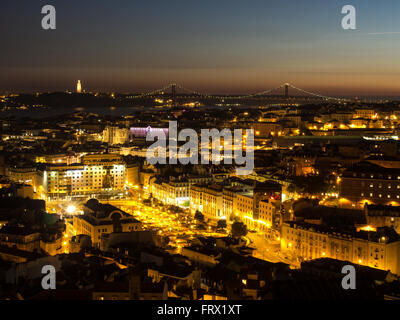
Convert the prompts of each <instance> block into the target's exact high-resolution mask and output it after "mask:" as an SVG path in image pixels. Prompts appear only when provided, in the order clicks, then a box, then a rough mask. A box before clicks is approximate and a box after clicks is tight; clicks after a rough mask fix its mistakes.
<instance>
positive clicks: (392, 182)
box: [340, 162, 400, 207]
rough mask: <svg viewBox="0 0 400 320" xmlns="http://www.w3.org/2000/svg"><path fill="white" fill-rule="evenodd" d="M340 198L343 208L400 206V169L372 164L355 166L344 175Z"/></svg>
mask: <svg viewBox="0 0 400 320" xmlns="http://www.w3.org/2000/svg"><path fill="white" fill-rule="evenodd" d="M340 198H341V200H340V203H341V205H342V206H346V205H352V206H356V207H364V205H365V204H366V203H367V204H386V205H400V169H396V168H385V167H382V166H378V165H376V164H373V163H370V162H361V163H358V164H355V165H354V166H352V167H351V168H349V169H348V170H346V171H345V172H344V173H343V176H342V178H341V181H340Z"/></svg>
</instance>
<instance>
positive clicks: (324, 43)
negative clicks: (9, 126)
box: [0, 0, 400, 96]
mask: <svg viewBox="0 0 400 320" xmlns="http://www.w3.org/2000/svg"><path fill="white" fill-rule="evenodd" d="M45 4H47V3H45V2H44V1H37V2H35V3H31V2H28V1H20V2H18V3H12V2H10V1H8V2H7V3H4V5H3V7H4V10H2V12H1V13H0V16H1V19H0V20H1V21H2V22H1V25H2V28H1V30H2V39H3V42H4V43H5V44H7V45H6V46H5V49H4V50H3V51H2V53H1V56H2V58H3V59H2V61H3V62H2V64H1V67H0V69H1V70H2V74H3V77H2V80H1V81H0V91H1V92H6V91H8V92H35V91H65V90H73V89H74V81H76V80H71V79H81V80H82V83H83V85H84V87H85V89H86V90H87V91H104V92H113V91H116V92H144V91H147V90H152V89H154V88H159V87H160V86H161V85H162V84H167V83H171V82H178V83H182V84H184V85H185V86H187V87H189V88H196V89H198V90H200V91H202V92H209V93H223V94H235V93H244V94H246V93H254V92H258V91H262V90H265V89H269V88H272V87H275V86H276V85H277V84H279V83H284V82H290V83H295V84H296V85H297V86H299V87H302V88H305V89H312V90H315V91H318V92H320V93H321V94H325V95H330V96H357V95H359V96H368V95H370V96H397V95H398V92H399V91H398V88H397V85H396V83H397V80H398V77H399V75H400V64H398V63H396V52H397V51H398V49H399V45H398V44H397V41H396V40H397V38H398V37H399V33H398V31H399V30H400V26H399V23H398V19H397V14H396V12H400V4H398V3H396V2H395V1H390V0H387V1H383V2H381V3H379V4H371V3H368V4H367V3H364V2H362V1H359V0H357V1H353V2H352V5H354V6H355V7H356V9H357V30H343V29H342V28H341V19H342V17H343V15H342V14H341V8H342V7H343V6H344V5H346V4H347V3H345V2H342V1H336V2H334V3H318V2H317V1H314V0H307V1H303V2H302V4H301V5H300V4H294V3H293V1H281V2H279V3H275V2H274V1H253V2H252V3H251V5H249V4H247V3H246V4H244V3H240V2H238V1H229V2H228V1H219V2H218V3H212V2H206V3H204V2H202V3H201V4H200V3H195V2H190V3H187V2H183V1H171V2H168V3H164V2H162V1H151V2H149V3H141V2H137V1H120V3H119V6H118V7H116V6H113V5H112V4H111V3H108V2H106V1H97V2H96V6H95V9H96V10H93V4H92V3H91V2H90V1H83V2H82V3H80V7H79V10H76V7H75V6H73V5H71V4H67V3H63V2H61V1H57V0H56V1H53V2H52V5H54V6H55V8H56V10H57V29H56V30H50V31H45V30H42V29H41V28H40V21H41V18H42V16H43V15H41V12H40V10H41V7H42V6H43V5H45ZM298 6H301V10H299V8H298ZM397 9H399V10H397ZM35 26H36V27H35Z"/></svg>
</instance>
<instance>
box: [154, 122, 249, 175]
mask: <svg viewBox="0 0 400 320" xmlns="http://www.w3.org/2000/svg"><path fill="white" fill-rule="evenodd" d="M168 131H169V146H168V150H169V164H178V158H179V162H180V164H182V165H187V164H189V163H190V164H199V138H198V135H197V132H196V131H195V130H193V129H183V130H182V131H180V132H179V134H178V125H177V122H176V121H170V122H169V130H168ZM156 137H157V141H156V142H154V141H155V138H156ZM221 138H223V144H221ZM188 139H189V140H188ZM210 139H211V146H210ZM232 139H233V141H232ZM146 141H148V142H154V143H153V144H152V145H151V146H150V147H149V148H148V149H147V152H146V157H147V161H148V162H149V163H150V164H152V165H155V164H157V163H159V164H167V138H166V135H165V133H164V132H163V131H158V132H153V131H149V132H148V134H147V136H146ZM178 141H179V142H186V143H185V144H184V145H183V146H181V147H180V148H179V150H178ZM200 143H201V150H200V153H201V160H200V162H201V164H205V165H208V164H210V160H211V161H212V164H215V165H219V164H220V163H221V160H223V162H224V164H228V165H230V164H233V159H235V164H236V165H239V166H242V165H245V166H244V167H239V168H237V169H236V174H237V175H249V174H251V173H252V172H253V169H254V130H252V129H251V130H249V129H248V130H246V134H244V135H243V130H242V129H235V130H234V133H233V136H232V132H231V130H229V129H224V130H222V131H219V130H218V129H212V130H210V129H202V130H201V140H200ZM232 148H233V153H232ZM243 149H244V150H243ZM222 150H223V156H222V155H221V152H222ZM210 151H211V156H210ZM243 151H244V153H245V156H243Z"/></svg>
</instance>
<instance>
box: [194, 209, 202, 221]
mask: <svg viewBox="0 0 400 320" xmlns="http://www.w3.org/2000/svg"><path fill="white" fill-rule="evenodd" d="M194 218H195V219H196V220H197V221H199V222H204V215H203V214H202V213H201V212H200V211H199V210H197V211H196V213H195V214H194Z"/></svg>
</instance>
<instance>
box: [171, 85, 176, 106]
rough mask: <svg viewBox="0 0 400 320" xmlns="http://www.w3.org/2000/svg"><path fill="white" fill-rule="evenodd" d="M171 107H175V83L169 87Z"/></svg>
mask: <svg viewBox="0 0 400 320" xmlns="http://www.w3.org/2000/svg"><path fill="white" fill-rule="evenodd" d="M171 96H172V106H173V107H176V83H173V84H172V85H171Z"/></svg>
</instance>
